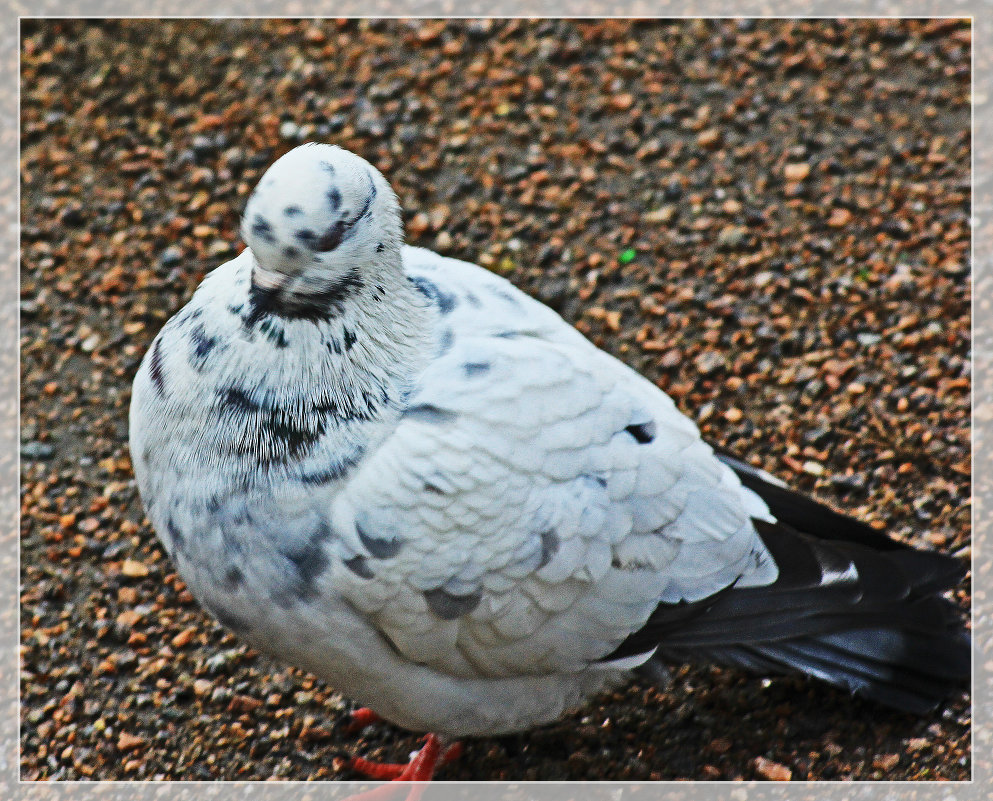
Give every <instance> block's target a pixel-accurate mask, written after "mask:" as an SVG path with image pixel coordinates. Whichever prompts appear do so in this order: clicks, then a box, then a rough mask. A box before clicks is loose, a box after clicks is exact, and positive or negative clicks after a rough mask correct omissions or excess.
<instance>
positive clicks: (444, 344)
mask: <svg viewBox="0 0 993 801" xmlns="http://www.w3.org/2000/svg"><path fill="white" fill-rule="evenodd" d="M454 344H455V334H454V333H453V332H452V329H451V328H446V329H445V330H444V331H442V332H441V337H440V339H439V341H438V355H439V356H444V355H445V354H446V353H448V351H450V350H451V349H452V345H454Z"/></svg>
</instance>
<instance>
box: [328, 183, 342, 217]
mask: <svg viewBox="0 0 993 801" xmlns="http://www.w3.org/2000/svg"><path fill="white" fill-rule="evenodd" d="M327 198H328V205H329V206H330V207H331V213H332V214H333V213H334V212H336V211H338V209H339V207H340V206H341V192H339V191H338V187H336V186H332V187H331V188H330V189H329V190H328V191H327Z"/></svg>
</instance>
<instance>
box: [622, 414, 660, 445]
mask: <svg viewBox="0 0 993 801" xmlns="http://www.w3.org/2000/svg"><path fill="white" fill-rule="evenodd" d="M624 430H625V431H627V432H628V433H629V434H630V435H631V436H632V437H634V438H635V440H637V441H638V443H639V444H641V445H647V444H648V443H649V442H651V441H652V440H653V439H655V421H654V420H649V421H648V422H647V423H632V424H631V425H629V426H625V428H624Z"/></svg>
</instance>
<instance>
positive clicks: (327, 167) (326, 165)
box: [318, 159, 334, 175]
mask: <svg viewBox="0 0 993 801" xmlns="http://www.w3.org/2000/svg"><path fill="white" fill-rule="evenodd" d="M318 166H319V167H320V168H321V169H322V170H324V171H325V172H326V173H328V174H329V175H334V165H333V164H332V163H331V162H330V161H326V160H325V159H321V161H320V162H319V163H318Z"/></svg>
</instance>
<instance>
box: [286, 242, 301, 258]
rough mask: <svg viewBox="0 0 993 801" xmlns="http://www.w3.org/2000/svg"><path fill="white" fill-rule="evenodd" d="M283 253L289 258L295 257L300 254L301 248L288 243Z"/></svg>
mask: <svg viewBox="0 0 993 801" xmlns="http://www.w3.org/2000/svg"><path fill="white" fill-rule="evenodd" d="M283 255H284V256H286V258H288V259H295V258H296V257H297V256H299V255H300V250H299V249H298V248H295V247H293V245H287V246H286V247H285V248H283Z"/></svg>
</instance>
